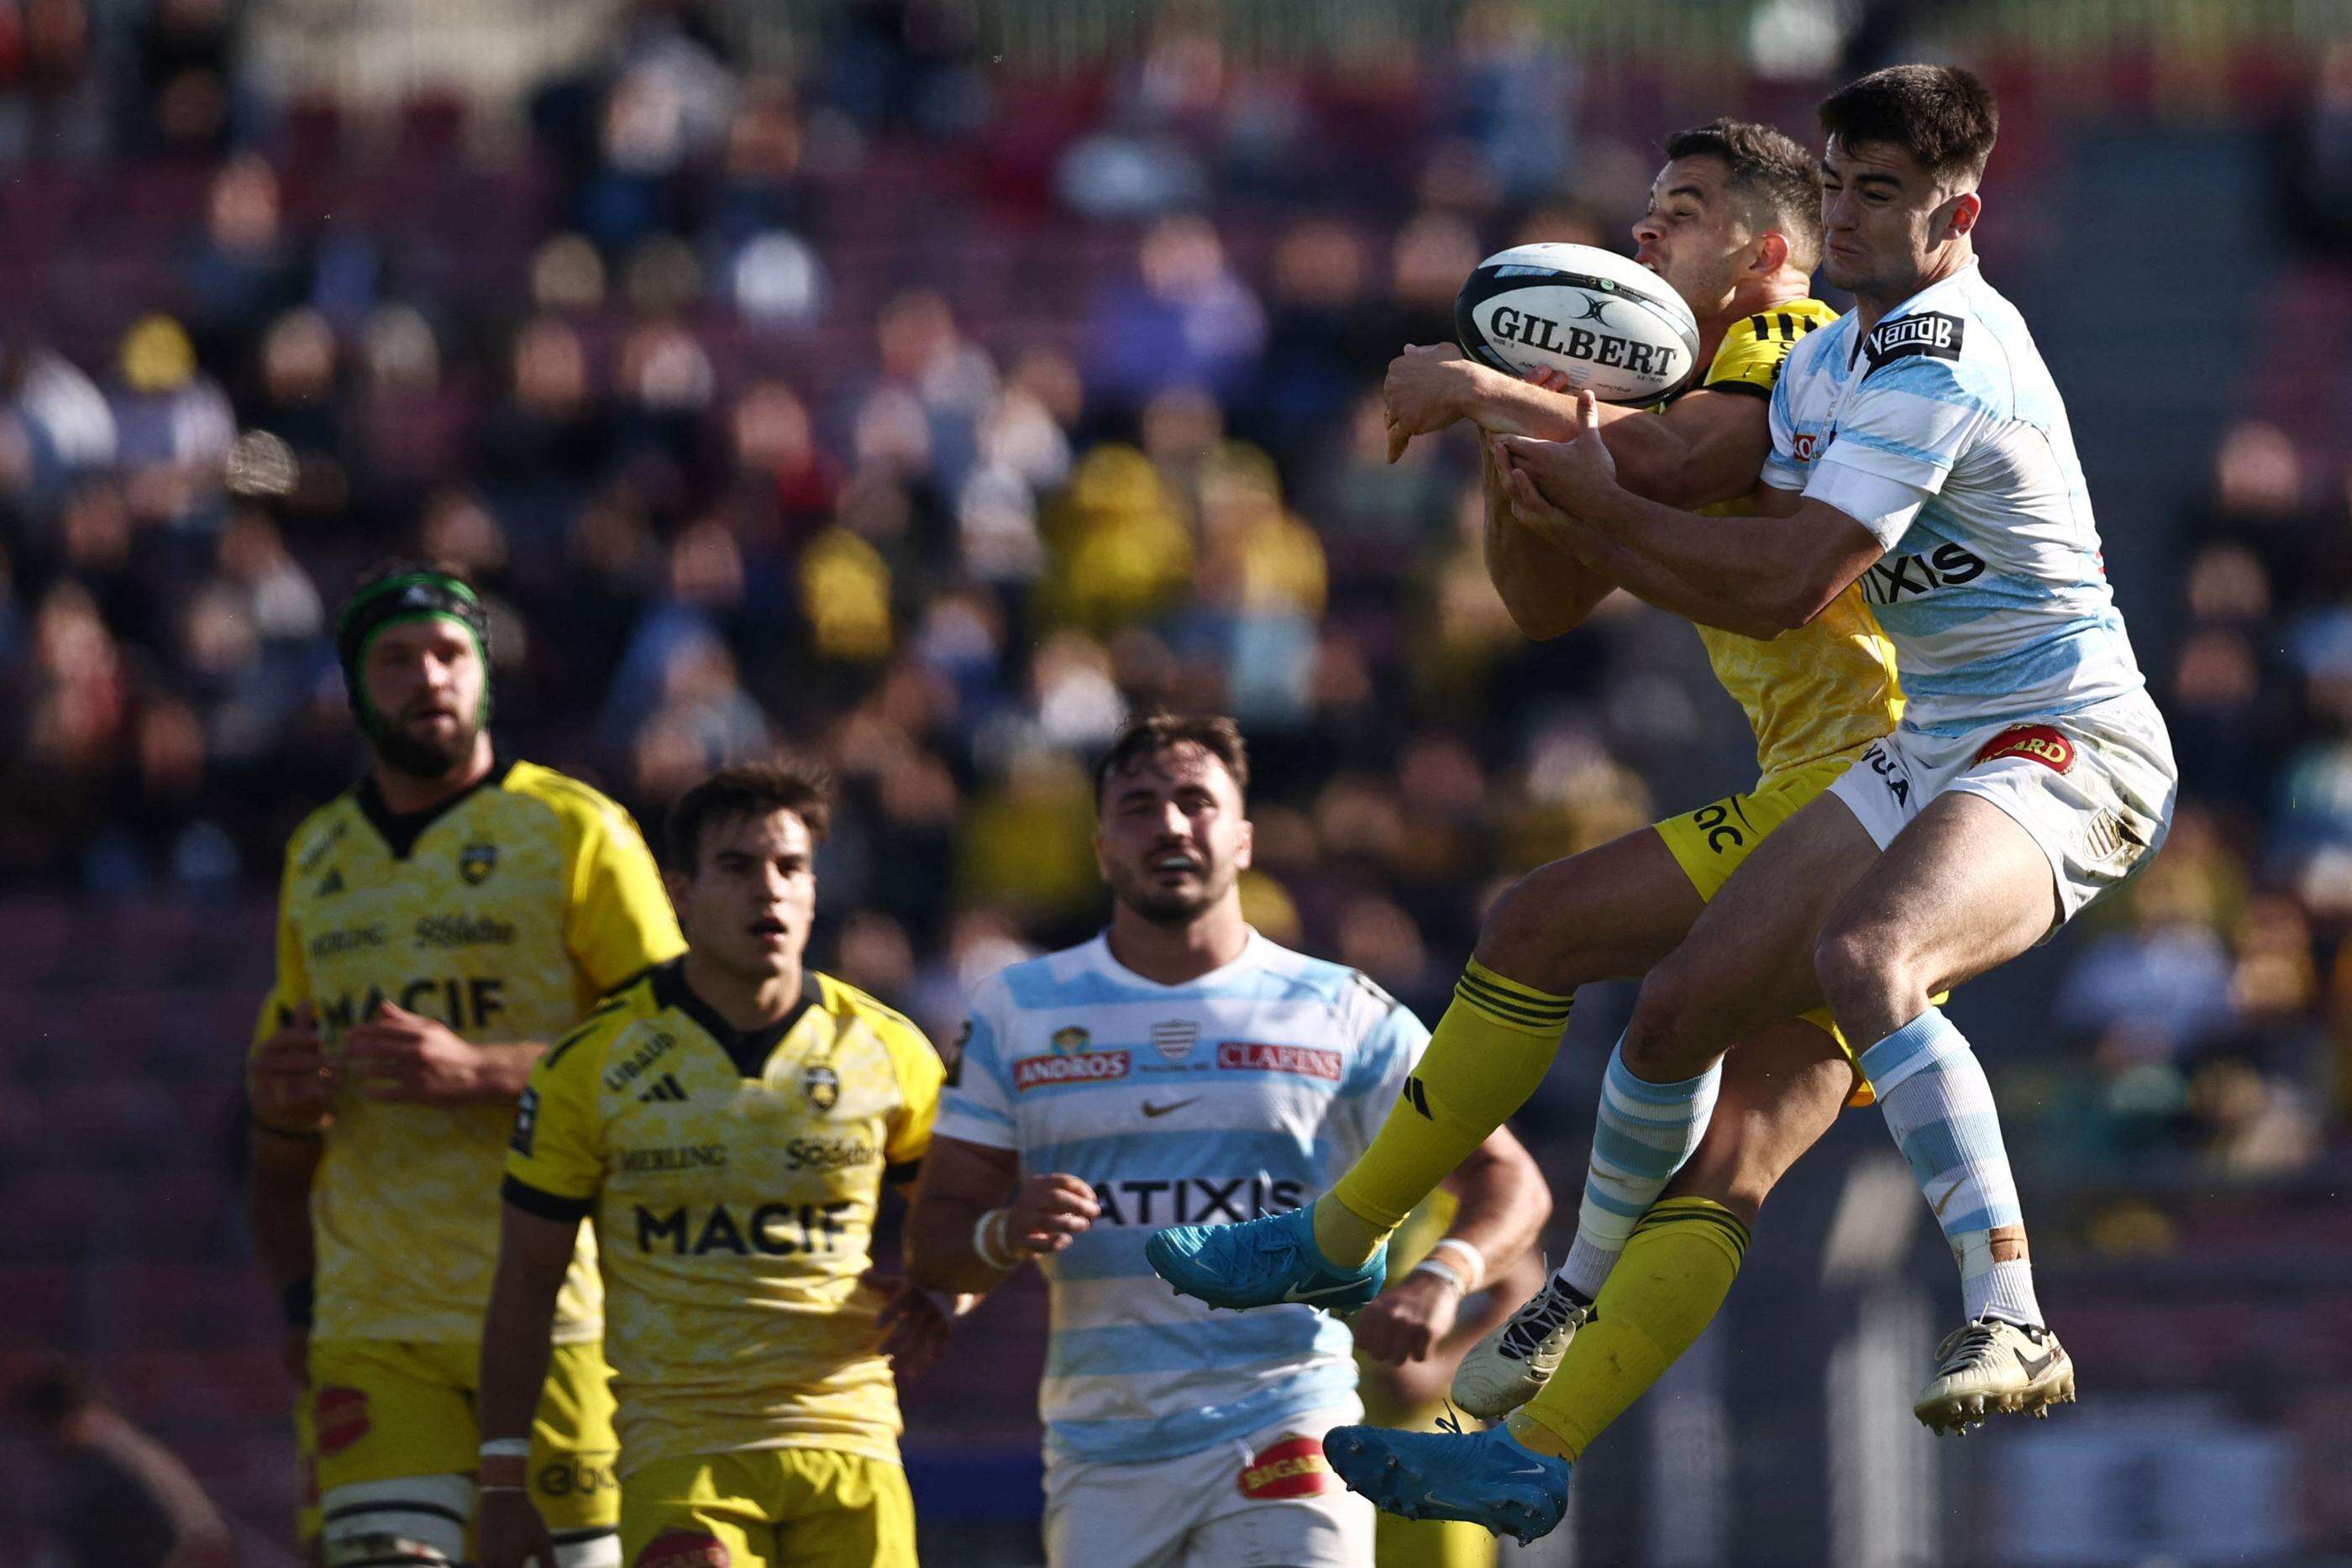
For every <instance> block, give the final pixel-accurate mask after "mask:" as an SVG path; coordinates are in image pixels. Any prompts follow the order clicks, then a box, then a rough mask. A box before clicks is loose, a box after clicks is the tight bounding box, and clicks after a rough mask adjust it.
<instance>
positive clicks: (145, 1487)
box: [15, 1362, 233, 1568]
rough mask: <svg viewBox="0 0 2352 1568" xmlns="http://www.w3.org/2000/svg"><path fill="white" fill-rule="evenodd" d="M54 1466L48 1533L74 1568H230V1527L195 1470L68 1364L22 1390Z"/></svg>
mask: <svg viewBox="0 0 2352 1568" xmlns="http://www.w3.org/2000/svg"><path fill="white" fill-rule="evenodd" d="M15 1403H16V1413H17V1415H18V1416H19V1417H20V1418H21V1419H22V1420H23V1421H25V1422H26V1424H27V1425H28V1426H30V1427H32V1428H33V1430H34V1431H35V1432H36V1433H37V1435H38V1437H40V1439H41V1444H42V1448H43V1449H44V1450H45V1453H46V1457H47V1458H48V1460H49V1462H50V1464H51V1465H52V1467H53V1468H54V1471H55V1476H54V1479H53V1482H52V1484H51V1486H50V1487H48V1488H47V1489H46V1490H45V1493H44V1496H45V1499H46V1501H47V1510H46V1517H45V1518H44V1519H43V1520H42V1521H41V1524H42V1526H43V1533H44V1534H46V1535H47V1536H48V1538H49V1540H50V1542H52V1544H53V1545H54V1547H55V1549H56V1550H57V1551H58V1552H60V1553H61V1554H62V1556H63V1561H64V1563H66V1564H67V1565H68V1568H227V1565H228V1564H229V1563H230V1562H232V1561H233V1550H232V1546H231V1542H230V1538H229V1531H228V1526H227V1525H226V1523H225V1522H223V1521H222V1519H221V1515H220V1511H219V1510H218V1509H216V1508H215V1507H214V1506H213V1503H212V1500H211V1499H209V1498H207V1497H206V1496H205V1491H204V1488H203V1487H201V1486H199V1485H198V1484H197V1483H196V1479H195V1477H194V1476H193V1475H191V1474H189V1473H188V1468H187V1467H186V1466H185V1465H184V1464H182V1463H181V1462H180V1460H179V1459H178V1458H175V1457H174V1456H173V1453H172V1452H171V1450H170V1449H168V1448H164V1447H163V1445H162V1444H161V1443H158V1442H157V1441H155V1439H154V1438H152V1437H149V1436H148V1435H147V1434H146V1433H144V1432H142V1431H141V1430H140V1429H139V1428H138V1427H136V1426H135V1425H133V1424H132V1423H131V1421H130V1420H129V1419H128V1418H127V1417H126V1416H123V1415H122V1414H121V1412H119V1411H117V1410H115V1409H114V1408H113V1407H112V1406H110V1405H109V1404H108V1403H107V1402H106V1400H105V1399H104V1397H103V1396H100V1394H99V1392H98V1391H97V1390H96V1389H95V1388H93V1387H91V1386H90V1385H89V1383H88V1382H87V1381H86V1380H85V1379H84V1378H83V1377H82V1376H81V1375H80V1374H79V1373H78V1372H76V1371H75V1370H73V1369H72V1368H71V1367H70V1366H68V1365H67V1364H64V1363H63V1362H54V1363H51V1364H47V1365H46V1366H42V1367H40V1368H39V1369H38V1370H37V1371H35V1372H34V1373H33V1375H31V1376H30V1377H28V1378H27V1379H26V1381H25V1382H24V1383H23V1384H21V1385H18V1387H17V1390H16V1401H15Z"/></svg>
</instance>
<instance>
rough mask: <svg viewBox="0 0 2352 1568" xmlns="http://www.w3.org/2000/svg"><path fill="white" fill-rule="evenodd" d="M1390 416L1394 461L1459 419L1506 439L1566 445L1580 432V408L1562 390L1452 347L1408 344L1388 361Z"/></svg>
mask: <svg viewBox="0 0 2352 1568" xmlns="http://www.w3.org/2000/svg"><path fill="white" fill-rule="evenodd" d="M1381 407H1382V409H1383V411H1384V412H1385V413H1387V415H1388V424H1389V461H1390V462H1391V463H1393V462H1395V461H1396V460H1397V459H1398V458H1400V457H1402V456H1403V455H1404V449H1405V448H1406V447H1407V446H1409V445H1411V444H1412V438H1413V437H1414V436H1416V435H1430V434H1435V433H1436V432H1438V431H1441V430H1444V428H1445V427H1446V426H1448V425H1450V424H1453V423H1456V422H1457V421H1460V420H1465V419H1466V420H1468V421H1469V422H1470V423H1473V424H1475V425H1476V426H1477V427H1478V428H1479V429H1481V430H1484V431H1488V432H1491V433H1493V434H1502V435H1535V436H1541V437H1542V438H1544V439H1545V440H1547V441H1565V440H1566V439H1568V437H1569V436H1570V435H1572V434H1575V433H1576V404H1575V403H1574V402H1572V401H1570V399H1569V398H1567V397H1565V396H1563V395H1561V394H1560V392H1558V391H1557V390H1553V389H1550V388H1549V387H1547V386H1545V385H1543V384H1540V383H1538V382H1531V381H1522V380H1521V379H1519V378H1518V377H1517V376H1507V375H1505V374H1504V373H1503V372H1502V371H1497V370H1495V369H1492V368H1491V367H1489V366H1486V365H1482V364H1480V363H1478V361H1475V360H1473V359H1469V358H1467V357H1465V355H1464V354H1463V352H1462V350H1459V349H1457V348H1455V347H1454V345H1453V344H1451V343H1408V344H1406V345H1405V349H1404V352H1402V353H1401V354H1399V355H1398V356H1397V357H1396V358H1395V359H1393V360H1391V361H1389V373H1388V379H1387V380H1386V381H1384V382H1381Z"/></svg>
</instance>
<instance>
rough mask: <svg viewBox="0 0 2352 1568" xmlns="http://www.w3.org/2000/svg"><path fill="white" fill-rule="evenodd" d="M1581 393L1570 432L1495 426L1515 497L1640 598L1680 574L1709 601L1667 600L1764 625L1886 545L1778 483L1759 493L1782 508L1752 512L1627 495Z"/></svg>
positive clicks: (1844, 580)
mask: <svg viewBox="0 0 2352 1568" xmlns="http://www.w3.org/2000/svg"><path fill="white" fill-rule="evenodd" d="M1578 402H1579V404H1580V417H1581V418H1582V420H1583V422H1584V425H1583V429H1582V430H1581V431H1580V433H1579V434H1578V435H1577V437H1576V439H1575V440H1573V441H1566V442H1526V441H1522V440H1519V439H1517V438H1515V437H1510V436H1503V437H1498V438H1497V444H1498V445H1499V446H1500V448H1501V455H1502V457H1503V459H1504V460H1505V461H1506V462H1507V463H1508V465H1510V467H1511V469H1512V471H1513V478H1512V498H1513V500H1514V501H1516V502H1517V503H1518V504H1519V505H1520V507H1521V509H1522V511H1523V512H1525V513H1527V514H1528V517H1529V520H1530V521H1531V522H1534V523H1535V524H1536V525H1537V526H1538V527H1541V528H1544V529H1545V530H1546V531H1547V532H1549V533H1550V534H1551V535H1552V536H1553V537H1555V538H1559V539H1560V540H1561V542H1562V543H1565V544H1567V545H1568V546H1569V547H1570V549H1574V550H1575V551H1576V552H1577V554H1578V556H1579V558H1580V559H1587V560H1591V561H1594V562H1596V563H1597V564H1598V565H1599V566H1600V568H1601V570H1607V571H1609V572H1611V574H1612V575H1614V576H1618V580H1620V581H1621V582H1623V583H1624V584H1625V586H1626V587H1627V588H1628V589H1630V590H1632V591H1634V592H1635V593H1638V594H1640V595H1641V596H1642V597H1643V598H1645V599H1646V598H1649V597H1650V596H1651V593H1652V592H1653V591H1661V592H1667V593H1671V592H1674V591H1675V586H1674V585H1675V580H1680V582H1681V583H1682V585H1684V588H1685V591H1690V592H1695V593H1697V594H1700V595H1703V596H1704V598H1705V599H1706V603H1705V604H1704V605H1700V606H1697V607H1695V608H1694V609H1689V610H1683V609H1679V608H1678V607H1676V606H1673V605H1668V606H1666V607H1667V608H1670V609H1677V612H1678V613H1683V614H1686V615H1689V616H1690V618H1691V619H1693V620H1696V621H1701V622H1705V623H1706V624H1708V625H1713V626H1721V627H1724V628H1726V629H1727V630H1729V631H1734V632H1744V633H1746V634H1747V635H1749V636H1758V637H1770V636H1774V635H1777V634H1778V633H1780V632H1785V631H1789V630H1791V629H1793V628H1795V627H1799V626H1802V625H1804V624H1806V623H1807V622H1811V620H1812V619H1813V618H1814V617H1815V616H1817V615H1819V614H1820V613H1821V612H1822V611H1823V610H1825V609H1827V608H1828V607H1829V605H1830V603H1831V601H1832V600H1834V599H1836V598H1837V596H1838V595H1839V594H1840V593H1843V591H1845V590H1846V588H1847V587H1848V586H1849V585H1850V584H1852V583H1853V580H1855V579H1856V578H1858V577H1860V576H1861V575H1862V574H1863V573H1864V571H1866V570H1869V568H1870V566H1871V564H1872V563H1873V562H1874V561H1876V560H1877V559H1878V558H1879V557H1880V556H1882V555H1884V554H1885V547H1884V546H1882V545H1881V544H1880V543H1879V542H1878V539H1877V538H1876V537H1875V536H1874V535H1873V534H1872V533H1871V531H1870V530H1869V529H1868V528H1864V527H1863V525H1862V524H1861V523H1859V522H1857V521H1855V520H1854V519H1853V518H1852V517H1847V516H1846V515H1845V514H1844V513H1843V512H1841V511H1839V510H1838V509H1837V508H1835V507H1830V506H1826V505H1824V504H1822V503H1821V502H1819V501H1812V500H1805V499H1801V498H1799V497H1795V496H1793V495H1790V494H1788V493H1786V492H1780V491H1768V492H1767V495H1768V496H1769V497H1785V499H1784V500H1782V501H1781V502H1780V505H1782V506H1786V507H1788V508H1789V509H1788V510H1787V511H1782V512H1778V513H1777V515H1771V514H1768V515H1765V516H1760V517H1694V516H1692V515H1691V514H1690V513H1687V512H1684V511H1679V510H1677V509H1675V507H1664V506H1660V505H1659V504H1658V503H1656V502H1654V501H1649V500H1644V499H1643V497H1639V496H1635V495H1633V494H1632V493H1630V492H1629V491H1627V490H1626V489H1625V488H1624V487H1623V486H1622V485H1620V484H1618V482H1617V478H1616V474H1615V469H1614V465H1613V463H1612V460H1611V458H1610V455H1609V451H1608V448H1607V447H1606V446H1604V445H1603V444H1601V438H1600V431H1599V428H1598V422H1597V420H1596V419H1595V418H1594V416H1593V413H1592V409H1591V395H1590V394H1589V393H1580V394H1578ZM1621 573H1622V575H1620V574H1621ZM1654 602H1661V603H1663V602H1664V601H1654Z"/></svg>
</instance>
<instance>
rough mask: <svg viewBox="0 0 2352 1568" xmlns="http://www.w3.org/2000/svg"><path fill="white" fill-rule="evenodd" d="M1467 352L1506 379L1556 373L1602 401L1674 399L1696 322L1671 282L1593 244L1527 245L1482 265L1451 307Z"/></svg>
mask: <svg viewBox="0 0 2352 1568" xmlns="http://www.w3.org/2000/svg"><path fill="white" fill-rule="evenodd" d="M1454 331H1455V333H1456V334H1457V335H1458V336H1459V337H1460V339H1461V340H1462V350H1463V352H1465V353H1466V354H1468V355H1469V356H1470V357H1471V358H1472V359H1474V360H1476V361H1479V362H1480V363H1482V364H1485V365H1488V366H1491V367H1492V368H1494V369H1496V370H1498V371H1504V372H1505V373H1507V374H1509V375H1515V376H1516V375H1524V374H1526V373H1527V372H1528V371H1557V372H1558V373H1559V374H1560V375H1561V376H1563V377H1565V378H1567V380H1568V382H1570V385H1572V386H1577V387H1580V388H1587V389H1590V390H1591V393H1592V395H1593V396H1594V397H1597V398H1599V399H1600V400H1601V402H1617V403H1652V402H1658V401H1659V400H1661V399H1663V398H1667V397H1671V396H1673V395H1674V394H1675V392H1679V391H1681V390H1682V388H1683V387H1684V386H1685V384H1686V383H1687V382H1689V381H1690V379H1691V372H1692V371H1694V370H1696V368H1697V365H1696V361H1697V358H1698V319H1697V318H1696V316H1693V315H1692V314H1691V308H1690V307H1689V306H1688V305H1687V304H1685V303H1684V301H1683V297H1682V296H1681V295H1679V294H1677V293H1675V291H1674V288H1673V287H1672V286H1671V285H1669V284H1668V283H1667V282H1666V280H1665V279H1664V278H1663V277H1659V276H1658V275H1657V274H1656V273H1654V272H1652V271H1651V270H1650V269H1649V268H1648V267H1641V266H1637V265H1636V264H1635V263H1633V261H1632V260H1630V259H1629V258H1627V257H1625V256H1619V255H1617V254H1616V253H1615V252H1614V251H1606V250H1601V249H1600V248H1598V247H1597V246H1589V245H1523V246H1513V247H1512V248H1511V249H1509V250H1506V251H1500V252H1497V253H1496V255H1494V256H1488V257H1487V258H1486V260H1484V261H1482V262H1480V263H1479V264H1478V267H1477V270H1476V271H1475V272H1473V273H1472V274H1471V275H1470V280H1469V281H1468V282H1467V283H1465V284H1464V285H1463V286H1462V292H1461V294H1460V296H1459V297H1457V298H1455V300H1454Z"/></svg>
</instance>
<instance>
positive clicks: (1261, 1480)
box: [1239, 1433, 1339, 1501]
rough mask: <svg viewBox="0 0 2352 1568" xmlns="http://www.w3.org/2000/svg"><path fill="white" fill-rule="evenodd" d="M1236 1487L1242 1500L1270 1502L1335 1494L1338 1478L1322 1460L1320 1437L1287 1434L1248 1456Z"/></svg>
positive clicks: (1337, 1487)
mask: <svg viewBox="0 0 2352 1568" xmlns="http://www.w3.org/2000/svg"><path fill="white" fill-rule="evenodd" d="M1239 1485H1240V1487H1241V1490H1242V1495H1243V1496H1244V1497H1246V1498H1255V1499H1257V1500H1260V1501H1271V1500H1276V1499H1278V1498H1287V1497H1317V1496H1319V1495H1321V1494H1322V1493H1324V1492H1328V1491H1337V1490H1339V1478H1338V1477H1337V1476H1335V1475H1333V1474H1332V1473H1331V1461H1330V1460H1328V1459H1327V1458H1324V1457H1323V1440H1322V1439H1321V1438H1320V1437H1305V1436H1302V1435H1300V1434H1297V1433H1289V1434H1286V1435H1285V1436H1283V1437H1280V1438H1277V1439H1276V1441H1274V1442H1273V1443H1270V1444H1268V1445H1267V1446H1266V1447H1265V1448H1261V1449H1260V1450H1259V1451H1258V1452H1257V1453H1255V1455H1253V1456H1251V1458H1250V1462H1249V1463H1248V1464H1246V1465H1244V1466H1243V1467H1242V1473H1241V1476H1240V1478H1239Z"/></svg>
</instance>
